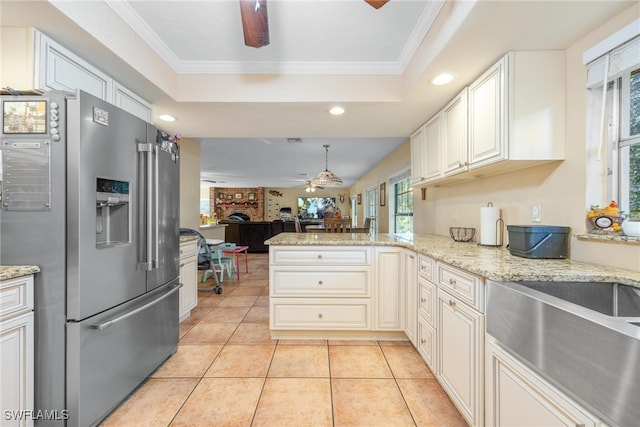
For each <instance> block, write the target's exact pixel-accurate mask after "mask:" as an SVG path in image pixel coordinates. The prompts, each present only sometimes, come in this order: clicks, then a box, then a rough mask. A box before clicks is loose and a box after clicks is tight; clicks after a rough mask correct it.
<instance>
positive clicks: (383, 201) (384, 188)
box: [380, 182, 387, 206]
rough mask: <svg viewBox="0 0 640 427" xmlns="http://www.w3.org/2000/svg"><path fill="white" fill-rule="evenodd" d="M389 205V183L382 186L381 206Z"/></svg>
mask: <svg viewBox="0 0 640 427" xmlns="http://www.w3.org/2000/svg"><path fill="white" fill-rule="evenodd" d="M386 204H387V183H386V182H383V183H382V184H380V206H384V205H386Z"/></svg>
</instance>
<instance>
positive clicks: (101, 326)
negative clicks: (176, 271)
mask: <svg viewBox="0 0 640 427" xmlns="http://www.w3.org/2000/svg"><path fill="white" fill-rule="evenodd" d="M181 287H182V283H178V284H176V285H175V286H173V287H172V288H171V289H169V291H167V292H166V293H164V294H162V295H160V296H159V297H158V298H156V299H154V300H153V301H149V302H148V303H146V304H144V305H141V306H140V307H138V308H136V309H134V310H131V311H128V312H126V313H124V314H121V315H119V316H116V317H114V318H112V319H109V320H106V321H104V322H101V323H96V324H93V325H91V326H90V328H91V329H97V330H99V331H102V330H104V329H107V328H108V327H109V326H113V325H114V324H116V323H118V322H120V321H122V320H124V319H126V318H128V317H131V316H133V315H135V314H137V313H140V312H141V311H144V310H146V309H148V308H149V307H151V306H153V305H155V304H157V303H159V302H160V301H162V300H163V299H165V298H168V297H170V296H171V295H173V294H174V293H176V292H177V291H178V289H180V288H181Z"/></svg>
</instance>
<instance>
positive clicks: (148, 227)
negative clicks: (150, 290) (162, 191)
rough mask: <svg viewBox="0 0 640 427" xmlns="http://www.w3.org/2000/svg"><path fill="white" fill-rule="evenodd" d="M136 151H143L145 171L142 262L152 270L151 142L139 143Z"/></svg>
mask: <svg viewBox="0 0 640 427" xmlns="http://www.w3.org/2000/svg"><path fill="white" fill-rule="evenodd" d="M138 152H140V153H144V155H145V156H146V157H145V160H146V163H147V164H146V169H147V170H146V172H147V176H146V178H145V181H146V182H145V186H144V189H145V196H146V200H145V203H146V205H147V215H146V221H145V224H144V228H145V231H146V245H145V258H144V260H143V262H142V265H143V267H144V269H146V270H147V271H151V270H153V268H154V266H153V261H152V258H153V239H154V236H153V233H152V232H153V188H150V186H151V185H153V158H152V154H153V144H150V143H139V144H138Z"/></svg>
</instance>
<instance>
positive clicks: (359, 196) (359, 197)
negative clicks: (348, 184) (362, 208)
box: [358, 193, 362, 205]
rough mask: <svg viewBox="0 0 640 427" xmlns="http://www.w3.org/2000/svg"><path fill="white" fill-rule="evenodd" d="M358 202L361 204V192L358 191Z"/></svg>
mask: <svg viewBox="0 0 640 427" xmlns="http://www.w3.org/2000/svg"><path fill="white" fill-rule="evenodd" d="M358 204H359V205H361V204H362V193H358Z"/></svg>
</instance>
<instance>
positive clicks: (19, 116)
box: [2, 101, 47, 134]
mask: <svg viewBox="0 0 640 427" xmlns="http://www.w3.org/2000/svg"><path fill="white" fill-rule="evenodd" d="M2 110H3V111H2V124H3V126H2V131H3V133H5V134H44V133H47V121H46V120H47V102H46V101H5V102H4V107H3V109H2Z"/></svg>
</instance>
